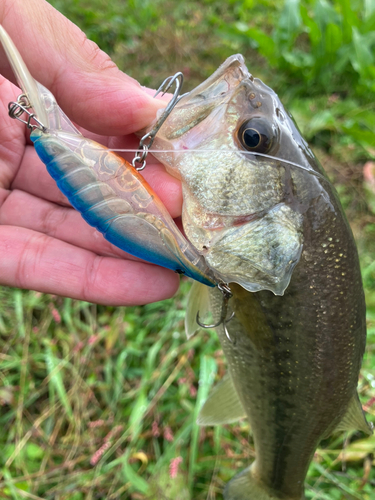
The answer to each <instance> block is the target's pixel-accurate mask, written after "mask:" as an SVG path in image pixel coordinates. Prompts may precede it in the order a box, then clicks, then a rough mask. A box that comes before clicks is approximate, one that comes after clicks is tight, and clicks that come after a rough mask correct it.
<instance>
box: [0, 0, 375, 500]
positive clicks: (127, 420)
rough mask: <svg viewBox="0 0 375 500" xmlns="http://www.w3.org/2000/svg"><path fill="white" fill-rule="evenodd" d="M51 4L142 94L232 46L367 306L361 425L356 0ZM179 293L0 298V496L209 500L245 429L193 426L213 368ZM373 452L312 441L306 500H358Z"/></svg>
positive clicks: (361, 22) (367, 41)
mask: <svg viewBox="0 0 375 500" xmlns="http://www.w3.org/2000/svg"><path fill="white" fill-rule="evenodd" d="M52 3H53V4H54V5H56V6H57V7H59V8H60V9H61V10H62V11H63V12H64V13H65V14H66V15H68V17H70V18H71V19H72V20H73V21H74V22H76V23H77V24H79V25H80V26H81V27H82V29H84V30H85V32H86V33H87V34H88V36H89V37H90V38H92V39H94V40H95V41H96V42H97V43H99V44H100V45H101V47H102V48H103V49H104V50H106V51H108V52H109V53H110V54H111V55H112V57H113V58H114V60H115V61H116V62H117V64H118V65H119V66H120V67H121V68H123V69H124V70H125V71H126V72H128V73H129V74H131V75H132V76H134V77H135V78H137V79H139V80H140V81H141V83H142V84H146V85H150V86H153V87H157V86H158V85H159V83H161V81H162V80H163V79H164V78H165V77H166V76H168V75H170V74H173V73H174V72H175V71H178V70H182V71H184V73H185V77H186V88H187V89H189V88H192V87H194V86H195V85H197V84H198V83H199V82H200V81H202V80H203V79H204V78H206V77H207V76H208V75H209V74H210V73H211V72H212V71H214V70H215V69H216V68H217V66H218V65H219V64H220V63H221V62H222V61H223V60H224V59H225V58H226V57H227V56H229V55H231V54H232V53H235V52H241V53H243V54H244V55H245V57H246V59H247V62H248V65H249V68H250V70H251V71H252V72H253V73H254V74H256V75H258V76H260V77H261V78H263V79H264V80H265V81H266V83H268V84H269V85H270V86H272V87H273V88H275V90H277V91H278V93H279V94H280V96H281V97H282V99H283V101H285V102H286V103H287V104H288V106H289V107H290V109H291V110H292V112H293V114H294V115H295V118H296V120H297V122H298V123H299V125H300V127H301V129H302V131H303V133H304V134H305V135H306V137H307V138H308V139H309V141H310V142H311V143H312V144H313V147H314V149H315V151H316V152H317V153H318V155H319V157H320V158H321V160H322V162H323V164H324V166H325V168H326V169H327V171H328V173H329V175H330V177H331V179H332V180H333V181H334V183H335V185H336V187H337V189H338V191H339V194H340V197H341V200H342V203H343V205H344V207H345V210H346V212H347V215H348V217H349V220H350V222H351V225H352V227H353V230H354V233H355V236H356V238H357V242H358V247H359V251H360V258H361V264H362V272H363V280H364V285H365V291H366V300H367V306H368V312H367V315H368V344H367V350H366V355H365V359H364V362H363V367H362V371H361V376H360V381H359V392H360V397H361V399H362V402H363V403H364V404H367V403H368V402H370V403H369V404H370V405H369V408H368V412H369V416H370V419H372V420H375V405H374V403H373V398H375V352H374V351H375V265H374V262H373V261H374V258H373V256H374V254H375V215H374V213H372V212H371V210H370V209H369V202H370V201H372V202H373V200H370V199H369V196H370V195H369V194H368V192H366V191H365V190H364V189H363V179H362V168H363V164H364V162H365V161H367V160H369V159H371V158H373V156H374V149H375V144H374V129H375V121H374V116H375V114H374V104H373V103H374V88H373V81H374V79H373V76H372V75H373V73H372V72H373V61H372V57H373V56H372V54H373V44H374V40H375V37H374V32H375V26H374V19H375V17H374V9H373V8H372V2H370V1H365V0H364V1H359V0H358V1H355V0H353V1H351V2H349V1H347V0H345V1H342V2H339V1H332V2H328V1H324V0H320V1H317V0H311V1H307V0H306V1H304V2H302V1H300V2H299V1H296V0H294V1H287V2H285V4H284V5H283V3H282V2H280V3H276V2H271V1H270V0H262V1H259V2H255V1H251V0H243V1H230V2H221V1H219V0H205V1H203V2H197V1H192V2H188V3H177V2H172V1H161V0H154V1H153V2H151V1H143V2H140V1H137V0H133V1H129V2H122V1H119V0H118V1H117V0H116V1H115V0H113V1H108V2H105V7H103V1H102V0H100V1H99V0H90V1H89V0H79V1H78V0H69V1H68V0H64V1H60V0H54V1H53V2H52ZM228 5H229V8H228ZM366 50H368V51H370V52H371V51H372V52H371V57H370V56H368V54H367V53H366V54H367V56H366V54H365V56H364V55H363V54H364V51H366ZM364 60H365V61H367V62H366V64H364V63H363V61H364ZM332 61H335V64H336V66H335V71H334V72H332V78H329V77H328V76H327V67H329V65H330V64H331V63H332ZM312 115H313V119H311V116H312ZM188 288H189V284H188V283H187V282H186V281H183V282H182V284H181V290H180V292H179V294H178V295H177V296H176V297H175V298H173V299H170V300H167V301H164V302H161V303H157V304H151V305H147V306H144V307H129V308H110V307H102V306H95V305H92V304H88V303H84V302H79V301H74V300H70V299H64V298H60V297H52V296H47V295H42V294H39V293H36V292H27V291H19V290H10V289H4V288H3V289H0V336H1V337H0V338H1V343H2V349H1V354H0V429H1V430H0V443H1V445H0V447H1V451H2V453H1V454H0V499H1V498H4V499H23V498H30V499H40V498H42V499H47V500H49V499H51V500H52V499H53V500H64V499H69V500H81V499H82V500H86V499H88V500H90V499H104V498H105V499H119V498H120V499H129V500H146V499H148V500H154V499H158V500H159V499H164V498H165V499H171V498H173V499H175V498H176V499H178V500H192V499H194V500H205V499H210V500H214V499H218V500H219V499H221V498H222V495H221V491H222V488H223V485H224V484H225V483H226V482H227V481H228V480H229V479H230V478H231V477H233V475H234V474H235V472H237V471H239V470H241V469H243V468H245V467H246V466H247V465H248V464H249V462H250V461H251V460H253V458H254V454H255V452H254V446H253V443H252V440H251V437H250V438H249V428H248V424H247V422H246V421H243V422H239V423H238V424H236V425H231V426H223V427H217V428H210V427H208V428H203V429H202V428H198V427H197V426H196V424H195V418H196V415H197V412H198V411H199V407H200V405H201V403H202V401H203V400H204V398H205V397H206V394H207V393H208V391H209V388H210V386H211V385H212V384H213V383H214V381H216V380H219V379H220V378H221V377H222V376H223V374H224V373H225V360H224V358H223V355H222V352H221V350H220V345H219V343H218V340H217V338H216V334H215V333H214V332H213V331H205V332H201V333H200V334H199V335H198V336H196V337H193V338H192V339H191V340H190V341H186V339H185V336H184V332H183V319H184V311H185V307H186V296H187V292H188ZM374 449H375V438H373V437H371V438H369V439H364V438H363V436H362V435H360V434H357V433H354V434H351V435H349V436H348V435H335V436H333V437H332V438H330V439H328V440H325V441H323V442H322V444H321V447H320V448H319V449H318V450H317V452H316V455H315V458H314V461H313V463H312V465H311V467H310V470H309V474H308V478H307V493H306V494H307V498H308V499H310V500H311V499H314V500H318V499H319V500H320V499H321V500H323V499H326V500H352V499H363V500H372V499H374V498H375V494H374V493H373V489H374V487H375V473H374V468H373V467H374V465H375V463H374V457H373V451H374ZM177 464H178V472H177V471H176V470H175V472H177V474H176V477H175V478H171V477H170V467H171V466H172V468H174V469H176V468H177Z"/></svg>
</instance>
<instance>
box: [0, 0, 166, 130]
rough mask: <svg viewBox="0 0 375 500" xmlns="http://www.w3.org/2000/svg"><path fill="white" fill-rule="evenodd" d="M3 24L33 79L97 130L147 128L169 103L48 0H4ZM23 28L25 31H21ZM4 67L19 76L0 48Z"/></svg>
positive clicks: (0, 13)
mask: <svg viewBox="0 0 375 500" xmlns="http://www.w3.org/2000/svg"><path fill="white" fill-rule="evenodd" d="M0 3H1V5H0V22H1V24H3V26H4V28H5V29H6V30H7V32H8V33H9V35H10V37H11V38H12V39H13V41H14V43H15V44H16V46H17V48H18V50H19V52H20V53H21V56H22V58H23V59H24V61H25V63H26V65H27V67H28V68H29V70H30V73H31V74H32V75H33V77H34V78H35V79H36V80H38V81H39V82H40V83H42V84H43V85H44V86H45V87H47V88H48V89H49V90H50V91H51V92H52V93H53V94H54V96H55V97H56V100H57V102H58V104H59V105H60V106H61V108H62V109H63V110H64V111H65V113H66V114H67V115H68V116H69V118H71V119H72V120H73V121H74V122H76V123H78V124H79V125H81V126H83V127H84V128H86V129H89V130H91V131H93V132H96V133H98V134H105V135H125V134H129V133H132V132H135V131H137V130H140V129H142V128H144V127H147V126H148V125H149V124H150V123H151V122H152V120H154V118H155V114H156V111H157V110H158V109H159V108H162V107H165V101H164V102H163V101H161V100H159V99H153V98H152V96H151V95H150V94H151V92H150V91H148V89H145V88H142V87H141V86H140V84H139V83H138V82H137V81H136V80H134V79H133V78H131V77H129V76H128V75H126V74H125V73H123V72H122V71H120V70H119V69H118V68H117V66H116V65H115V63H114V62H113V61H112V60H111V59H110V57H109V56H108V55H107V54H105V53H104V52H103V51H102V50H100V49H99V47H98V46H97V45H96V44H95V43H94V42H92V41H91V40H88V39H87V37H86V35H85V34H84V33H83V32H82V31H81V30H80V29H79V28H78V27H77V26H76V25H74V24H73V23H72V22H70V21H69V20H68V19H67V18H65V17H64V16H63V15H62V14H60V13H59V12H58V11H57V10H56V9H54V8H53V7H52V6H51V5H50V4H48V3H47V2H45V1H44V0H28V1H27V2H25V1H24V0H3V1H2V2H0ZM20 26H21V27H22V30H21V29H20ZM0 71H1V73H2V74H3V75H4V76H7V77H9V79H11V80H14V77H13V76H11V70H10V67H9V65H8V64H7V62H6V56H5V54H4V53H3V52H2V51H1V52H0Z"/></svg>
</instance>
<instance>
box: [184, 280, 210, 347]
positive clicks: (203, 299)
mask: <svg viewBox="0 0 375 500" xmlns="http://www.w3.org/2000/svg"><path fill="white" fill-rule="evenodd" d="M209 311H210V297H209V288H208V287H207V286H206V285H203V284H202V283H199V282H198V281H194V283H193V285H192V287H191V289H190V292H189V297H188V303H187V308H186V316H185V332H186V336H187V338H188V339H190V337H192V336H193V335H195V334H196V333H197V331H198V330H199V329H200V328H201V327H200V326H199V325H198V323H197V314H198V313H199V317H200V318H201V319H202V318H203V319H204V318H205V316H206V315H207V314H208V313H209Z"/></svg>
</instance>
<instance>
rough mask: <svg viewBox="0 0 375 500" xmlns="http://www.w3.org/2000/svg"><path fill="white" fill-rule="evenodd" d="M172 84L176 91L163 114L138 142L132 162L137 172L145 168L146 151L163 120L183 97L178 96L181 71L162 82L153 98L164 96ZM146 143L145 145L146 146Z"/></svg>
mask: <svg viewBox="0 0 375 500" xmlns="http://www.w3.org/2000/svg"><path fill="white" fill-rule="evenodd" d="M173 83H176V89H175V91H174V93H173V97H172V99H171V100H170V101H169V103H168V104H167V107H166V108H165V110H164V112H163V113H162V115H161V116H160V118H159V119H158V121H157V122H156V123H155V125H154V126H153V128H152V129H151V130H150V132H147V134H146V135H144V136H143V137H142V139H141V140H140V141H139V147H138V151H137V153H139V154H137V155H136V156H135V158H134V159H133V161H132V164H133V167H134V168H136V170H138V171H140V170H143V169H144V168H145V166H146V156H147V153H148V150H149V149H150V148H151V146H152V144H153V142H154V139H155V136H156V134H157V133H158V132H159V130H160V128H161V126H162V125H163V123H164V122H165V120H166V119H167V118H168V116H169V115H170V113H171V111H172V109H173V108H174V107H175V106H176V104H177V103H178V101H179V100H180V99H181V97H183V96H180V90H181V88H182V85H183V83H184V75H183V74H182V73H181V71H179V72H178V73H176V74H175V75H173V76H168V78H166V79H165V80H164V82H163V83H162V84H161V85H160V87H159V88H158V90H157V91H156V94H155V95H154V97H156V96H157V95H159V94H160V92H163V94H162V95H164V94H165V93H166V92H167V91H168V90H169V89H170V88H171V86H172V85H173ZM146 141H148V142H147V144H146ZM135 163H142V165H141V166H140V167H136V166H135Z"/></svg>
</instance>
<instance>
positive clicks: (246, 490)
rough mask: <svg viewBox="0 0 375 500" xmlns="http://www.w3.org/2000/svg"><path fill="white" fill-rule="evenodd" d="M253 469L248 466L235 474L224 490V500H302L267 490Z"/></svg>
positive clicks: (301, 499) (302, 499)
mask: <svg viewBox="0 0 375 500" xmlns="http://www.w3.org/2000/svg"><path fill="white" fill-rule="evenodd" d="M253 470H254V469H253V467H252V466H250V467H248V468H247V469H245V470H243V471H242V472H240V473H239V474H237V475H236V476H235V477H234V478H233V479H232V480H231V481H229V483H228V484H227V485H226V487H225V490H224V500H281V498H282V499H283V500H304V498H305V497H304V496H303V495H302V496H301V497H298V498H297V497H294V498H289V497H288V498H287V497H285V496H280V495H278V494H277V493H276V492H273V491H272V490H271V489H270V488H267V487H266V486H265V485H264V484H263V483H262V482H261V481H259V480H258V479H257V478H256V477H255V476H254V474H253Z"/></svg>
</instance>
